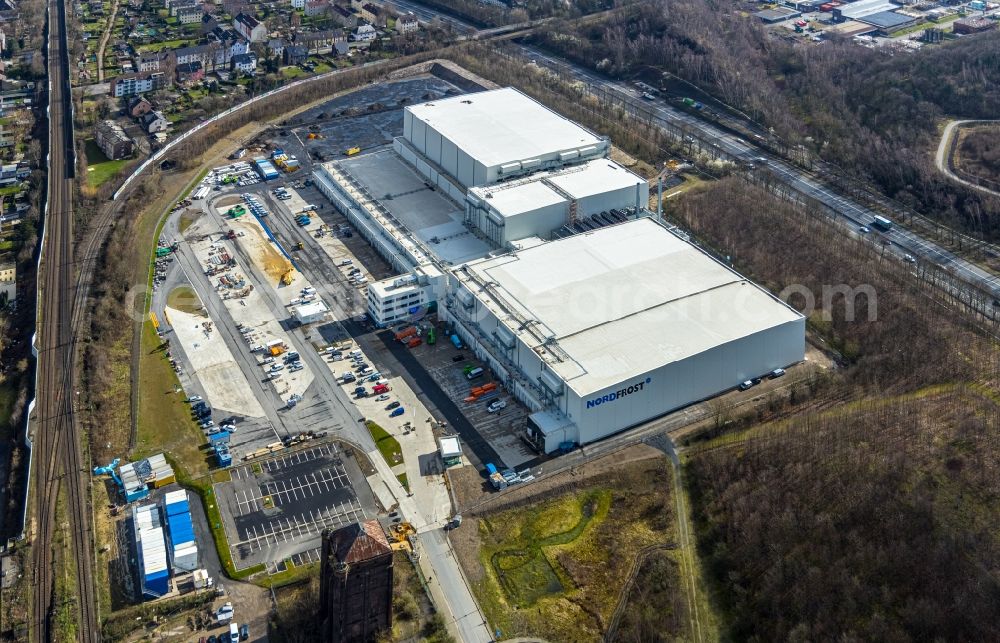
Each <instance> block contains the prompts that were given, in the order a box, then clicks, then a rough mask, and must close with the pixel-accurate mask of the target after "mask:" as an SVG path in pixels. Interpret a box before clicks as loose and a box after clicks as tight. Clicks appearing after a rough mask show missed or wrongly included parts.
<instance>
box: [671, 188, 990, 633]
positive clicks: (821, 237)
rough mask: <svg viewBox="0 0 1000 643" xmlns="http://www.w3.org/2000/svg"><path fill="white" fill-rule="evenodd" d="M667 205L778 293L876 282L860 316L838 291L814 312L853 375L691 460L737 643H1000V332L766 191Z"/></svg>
mask: <svg viewBox="0 0 1000 643" xmlns="http://www.w3.org/2000/svg"><path fill="white" fill-rule="evenodd" d="M748 212H753V213H754V214H753V216H747V213H748ZM668 214H669V216H670V217H671V218H672V219H673V220H675V221H677V222H678V223H680V224H681V225H682V226H684V227H685V228H686V229H689V230H691V231H692V232H693V233H694V235H695V236H696V237H697V238H698V239H699V240H701V241H702V242H703V243H705V244H706V245H708V246H710V247H711V248H712V249H713V250H715V251H716V252H717V253H719V254H723V253H724V254H727V255H730V256H731V257H732V258H733V261H734V264H735V265H736V267H737V268H738V269H740V270H741V271H743V272H744V273H745V274H747V275H748V276H750V277H752V278H753V279H755V280H757V281H759V282H761V283H762V284H764V285H766V286H767V287H768V288H769V289H771V290H773V291H775V292H780V291H781V290H782V289H784V288H786V287H788V286H790V285H793V284H795V285H796V288H797V289H798V290H799V291H800V292H805V291H811V292H813V293H816V294H817V296H816V299H817V302H819V301H821V297H820V295H819V293H821V292H822V290H823V287H824V285H832V284H843V285H846V286H850V287H853V288H855V289H856V292H862V287H863V286H870V287H871V288H870V289H869V290H867V291H866V292H867V293H869V295H868V296H860V297H857V298H855V307H854V310H853V315H852V314H851V311H850V307H849V306H848V302H847V301H846V300H845V298H843V297H833V298H830V300H829V305H828V306H827V307H826V308H823V307H822V306H820V307H818V308H817V309H816V310H814V311H813V312H812V313H811V314H810V315H809V318H808V324H809V328H810V330H811V331H812V333H813V337H814V338H815V339H816V340H817V341H819V342H820V345H823V346H825V347H827V348H828V349H829V350H831V352H832V353H833V354H834V356H835V357H836V358H837V361H838V363H839V365H840V368H838V369H837V370H836V371H835V372H833V373H831V374H830V375H828V376H827V377H826V378H824V379H823V380H822V381H821V382H820V383H819V385H817V386H813V387H811V388H810V390H809V391H800V393H802V394H801V395H797V399H796V401H795V403H794V404H792V405H791V407H790V408H789V407H786V408H784V409H783V412H782V413H781V414H778V415H774V416H772V418H773V419H771V418H769V419H765V420H764V421H763V422H762V423H761V422H756V421H755V420H757V419H759V416H758V417H753V418H749V419H750V421H749V422H742V423H735V424H734V426H735V427H737V428H738V429H743V428H744V427H749V428H746V429H745V430H737V431H735V432H730V433H726V434H723V435H721V436H720V437H716V438H714V439H711V440H708V441H703V442H695V443H694V444H693V445H692V446H691V447H690V448H689V449H688V451H687V453H686V476H687V480H688V482H689V485H690V492H691V500H692V507H693V515H694V518H695V524H696V529H697V536H698V544H699V550H700V554H701V558H702V561H703V564H704V566H705V569H706V571H707V575H708V577H709V578H710V579H711V580H712V583H713V586H714V588H715V590H716V595H717V596H718V603H719V604H718V605H717V607H718V608H719V609H720V612H721V613H722V615H723V620H724V622H726V624H727V633H728V638H730V639H732V640H750V641H773V640H803V641H804V640H830V639H839V638H845V637H846V638H847V639H849V640H882V641H906V640H941V641H966V640H995V639H996V638H997V637H998V636H1000V631H998V630H997V623H998V621H997V616H998V615H1000V614H998V611H1000V607H998V605H1000V603H998V598H1000V583H998V581H997V578H996V577H995V574H994V573H993V572H992V571H991V570H995V569H997V564H998V563H1000V549H998V547H1000V537H998V534H997V533H996V529H995V525H996V524H1000V509H998V507H1000V505H998V503H997V501H998V498H997V494H998V491H1000V476H998V474H1000V470H998V468H997V462H998V455H1000V441H998V438H1000V406H998V402H1000V398H997V397H996V395H995V394H993V391H994V390H995V385H996V374H997V370H998V369H997V357H998V353H997V350H996V346H995V343H994V342H993V340H992V339H990V338H989V336H988V334H987V333H986V332H984V330H983V329H977V328H975V327H974V326H972V325H971V324H969V323H967V322H966V321H964V320H963V319H962V316H961V315H959V314H956V312H955V311H954V310H949V309H948V308H946V307H944V306H941V305H939V304H937V303H936V302H932V301H931V300H930V299H929V298H928V295H927V293H926V292H925V291H924V290H923V289H922V288H921V286H920V284H919V281H917V280H916V279H914V277H913V275H911V274H909V273H908V271H907V270H906V269H905V268H903V267H902V265H901V264H900V262H898V261H897V260H895V259H893V258H892V257H891V256H884V255H883V252H882V246H881V244H880V243H879V242H878V240H877V238H862V239H852V238H848V237H844V236H843V235H841V234H839V233H838V232H837V231H836V230H835V229H834V227H833V226H832V225H830V224H828V223H827V222H825V221H823V220H822V219H820V218H816V217H814V216H812V215H811V214H810V213H809V212H807V211H805V210H803V209H802V208H801V206H799V205H796V204H794V203H791V202H788V201H785V200H782V199H781V198H779V197H777V196H775V195H773V194H771V193H769V192H767V191H765V190H763V189H759V188H753V187H750V188H748V187H747V186H746V185H745V184H744V183H741V182H738V181H737V180H735V179H725V180H722V181H719V182H717V183H715V184H712V185H710V186H707V187H705V188H703V189H701V190H698V191H694V192H692V193H689V194H686V195H684V196H683V197H681V198H680V199H678V200H676V201H675V202H671V205H670V207H669V209H668ZM791 303H792V304H793V305H799V306H801V305H802V304H803V303H804V301H803V298H802V297H801V296H798V295H796V296H793V297H791ZM873 307H874V309H873ZM870 313H871V314H870ZM852 317H853V319H852Z"/></svg>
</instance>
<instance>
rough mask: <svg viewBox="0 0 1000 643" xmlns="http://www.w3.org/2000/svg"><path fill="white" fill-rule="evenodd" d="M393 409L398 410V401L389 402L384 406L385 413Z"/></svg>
mask: <svg viewBox="0 0 1000 643" xmlns="http://www.w3.org/2000/svg"><path fill="white" fill-rule="evenodd" d="M395 408H399V401H398V400H397V401H395V402H389V404H387V405H386V407H385V410H386V411H391V410H393V409H395Z"/></svg>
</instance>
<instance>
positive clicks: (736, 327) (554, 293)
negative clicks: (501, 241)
mask: <svg viewBox="0 0 1000 643" xmlns="http://www.w3.org/2000/svg"><path fill="white" fill-rule="evenodd" d="M465 272H471V273H474V274H475V275H476V277H477V278H478V280H479V281H480V282H481V283H488V284H489V286H488V289H487V290H486V291H484V290H483V289H482V288H481V287H479V286H477V285H476V284H474V283H472V280H470V279H469V278H468V277H467V276H466V275H465V274H464V273H465ZM455 274H456V276H457V277H458V278H459V279H460V280H462V281H463V282H464V283H465V284H466V286H467V287H469V288H470V289H471V290H472V291H473V293H474V294H475V295H476V297H477V298H478V299H479V301H480V302H481V303H483V304H484V305H486V306H487V307H488V308H489V309H490V310H491V311H493V313H494V314H495V315H496V316H497V317H498V318H499V319H501V321H502V323H504V325H505V326H506V327H507V328H508V329H510V330H511V331H512V332H513V333H514V334H516V335H517V336H519V337H520V338H521V340H522V341H524V342H525V343H526V344H527V345H528V346H530V347H532V348H533V349H534V350H535V352H536V353H538V354H540V355H541V356H542V357H543V359H544V360H545V362H546V363H547V366H548V367H549V368H550V369H551V370H552V371H553V372H555V373H556V374H557V375H558V376H560V377H561V378H562V379H563V380H564V381H565V382H566V384H567V385H568V386H569V387H570V388H572V389H573V390H574V391H576V393H577V394H579V395H580V396H586V395H588V394H590V393H594V392H597V391H600V390H602V389H605V388H607V387H608V386H612V385H615V384H617V383H620V382H622V381H624V380H627V379H628V378H629V377H632V376H638V375H641V374H644V373H647V372H650V371H652V370H654V369H656V368H659V367H661V366H663V365H665V364H669V363H672V362H675V361H680V360H683V359H685V358H687V357H691V356H693V355H697V354H699V353H702V352H704V351H707V350H709V349H711V348H714V347H716V346H719V345H722V344H726V343H728V342H732V341H734V340H738V339H741V338H743V337H747V336H749V335H752V334H754V333H757V332H760V331H762V330H765V329H768V328H772V327H775V326H779V325H782V324H785V323H788V322H793V321H797V320H800V319H801V317H802V316H801V315H800V314H799V313H798V312H796V311H795V310H793V309H792V308H790V307H789V306H787V305H785V304H784V303H783V302H781V301H780V300H778V299H777V298H775V297H774V296H772V295H771V294H770V293H768V292H767V291H765V290H763V289H762V288H760V287H759V286H757V285H755V284H753V283H751V282H750V281H749V280H747V279H746V278H744V277H743V276H741V275H740V274H738V273H736V272H735V271H733V270H731V269H730V268H728V267H726V266H725V265H723V264H721V263H719V262H718V261H716V260H715V259H713V258H711V257H709V256H708V255H706V254H705V253H703V252H702V251H701V250H699V249H698V248H696V247H695V246H693V245H691V244H690V243H687V242H685V241H683V240H682V239H680V238H678V237H677V236H675V235H674V234H672V233H671V232H669V231H668V230H666V229H665V228H663V227H662V226H660V225H659V224H657V223H656V222H655V221H653V220H651V219H639V220H636V221H630V222H628V223H623V224H620V225H616V226H609V227H605V228H600V229H598V230H596V231H593V232H588V233H584V234H578V235H575V236H572V237H568V238H565V239H561V240H559V241H553V242H550V243H546V244H544V245H540V246H535V247H532V248H529V249H526V250H521V251H518V252H515V253H510V254H507V255H502V256H499V257H493V258H487V259H483V260H480V261H476V262H472V263H470V264H467V265H466V266H465V267H464V269H458V270H456V271H455ZM487 293H489V294H487ZM511 313H513V314H511ZM530 320H534V323H526V322H529V321H530ZM546 340H547V341H546Z"/></svg>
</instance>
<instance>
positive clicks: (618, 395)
mask: <svg viewBox="0 0 1000 643" xmlns="http://www.w3.org/2000/svg"><path fill="white" fill-rule="evenodd" d="M652 381H653V378H651V377H647V378H646V379H645V380H644V381H642V382H636V383H635V384H630V385H629V386H626V387H625V388H621V389H618V390H617V391H615V392H614V393H606V394H604V395H602V396H601V397H595V398H594V399H592V400H587V408H588V409H592V408H594V407H595V406H600V405H602V404H607V403H609V402H614V401H615V400H620V399H622V398H623V397H625V396H627V395H632V394H633V393H638V392H640V391H642V389H643V387H645V386H646V385H647V384H649V383H650V382H652Z"/></svg>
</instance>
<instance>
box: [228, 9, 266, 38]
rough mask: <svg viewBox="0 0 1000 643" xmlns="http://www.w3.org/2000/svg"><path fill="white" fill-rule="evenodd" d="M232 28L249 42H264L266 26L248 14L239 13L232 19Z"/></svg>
mask: <svg viewBox="0 0 1000 643" xmlns="http://www.w3.org/2000/svg"><path fill="white" fill-rule="evenodd" d="M233 29H235V30H236V33H238V34H240V35H241V36H243V37H244V38H246V39H247V40H249V41H250V42H264V39H265V38H267V27H265V26H264V25H263V24H261V23H260V21H258V20H257V19H256V18H254V17H253V16H251V15H249V14H245V13H241V14H239V15H238V16H236V18H235V19H234V20H233Z"/></svg>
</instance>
